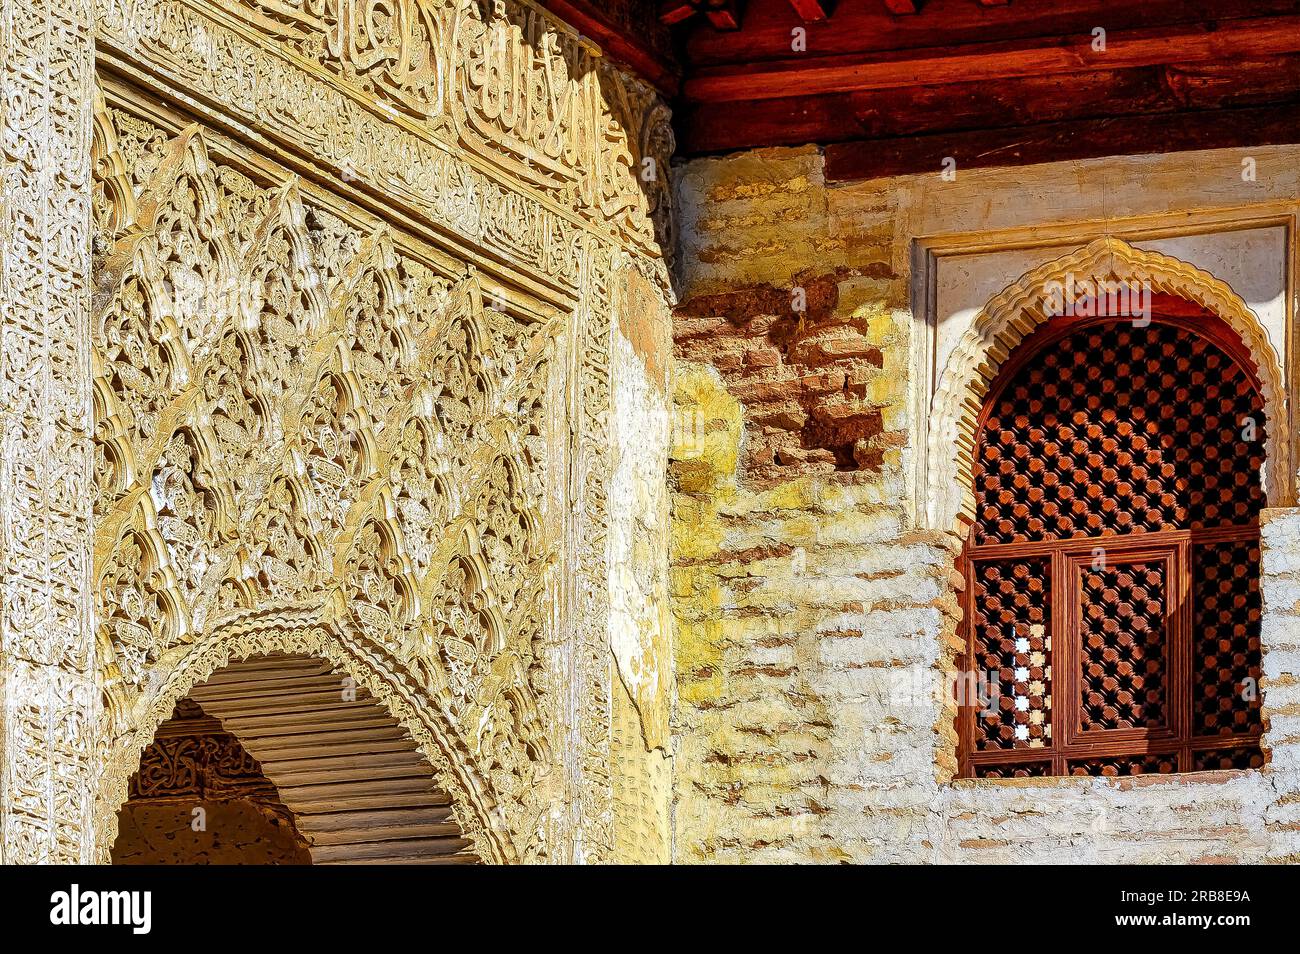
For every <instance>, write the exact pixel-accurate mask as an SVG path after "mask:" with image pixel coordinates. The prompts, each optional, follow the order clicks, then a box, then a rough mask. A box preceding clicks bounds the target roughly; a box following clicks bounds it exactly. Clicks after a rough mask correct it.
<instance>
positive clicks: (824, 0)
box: [790, 0, 831, 23]
mask: <svg viewBox="0 0 1300 954" xmlns="http://www.w3.org/2000/svg"><path fill="white" fill-rule="evenodd" d="M790 6H792V7H794V12H795V13H797V14H799V19H800V20H802V21H803V22H804V23H816V22H818V21H819V20H825V19H826V18H827V17H829V16H830V15H831V0H790Z"/></svg>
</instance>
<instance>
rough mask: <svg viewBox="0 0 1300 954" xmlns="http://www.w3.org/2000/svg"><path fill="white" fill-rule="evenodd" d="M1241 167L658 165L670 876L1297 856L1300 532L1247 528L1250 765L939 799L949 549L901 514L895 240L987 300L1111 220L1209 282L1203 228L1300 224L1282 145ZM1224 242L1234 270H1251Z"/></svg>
mask: <svg viewBox="0 0 1300 954" xmlns="http://www.w3.org/2000/svg"><path fill="white" fill-rule="evenodd" d="M1253 155H1254V157H1255V158H1256V161H1257V168H1258V178H1257V180H1256V181H1255V182H1243V181H1242V180H1241V178H1240V175H1239V172H1240V169H1241V168H1242V166H1241V157H1240V155H1239V154H1237V153H1236V152H1233V151H1224V152H1223V153H1204V154H1195V153H1193V154H1180V155H1173V156H1163V157H1139V158H1123V159H1113V160H1097V161H1092V162H1083V163H1063V164H1059V165H1050V166H1040V167H1034V168H1028V169H1025V168H1021V169H1008V170H983V171H973V172H969V173H966V172H961V171H959V174H958V179H957V181H956V182H955V183H941V180H940V178H939V176H938V174H937V172H936V175H935V176H932V177H931V176H927V177H909V178H905V179H895V180H887V181H877V182H864V183H852V184H847V185H829V184H827V183H826V182H825V181H824V179H823V177H822V172H821V169H822V166H821V157H820V155H819V153H818V152H817V150H815V149H812V148H807V149H794V150H764V151H756V152H751V153H744V154H739V155H736V156H731V157H726V158H723V159H701V160H696V161H693V162H690V163H688V164H686V165H684V166H682V167H680V168H679V169H678V170H677V173H678V174H677V181H676V200H677V212H678V224H679V229H680V234H681V245H680V249H679V251H680V254H679V258H678V261H679V263H680V266H679V279H680V292H681V294H680V304H679V306H678V309H677V312H676V318H675V321H674V339H675V358H676V361H677V364H676V370H675V389H674V406H673V410H674V421H673V430H674V442H673V449H672V460H671V466H670V473H671V480H672V484H673V488H674V493H673V501H672V507H673V521H672V534H673V535H672V544H671V549H672V569H671V574H672V596H673V613H674V621H675V633H674V639H675V647H674V652H675V659H676V680H677V701H676V705H675V708H674V715H673V736H674V742H673V747H674V754H675V777H674V798H675V802H674V858H675V859H676V860H678V861H682V862H709V861H742V862H745V861H762V862H784V861H796V862H831V861H855V862H968V861H978V862H984V861H987V862H1022V861H1024V862H1028V861H1032V862H1040V861H1041V862H1054V861H1071V862H1085V863H1086V862H1094V861H1103V862H1155V861H1164V862H1174V863H1177V862H1197V861H1200V862H1213V861H1258V860H1265V859H1273V860H1292V859H1294V858H1296V857H1300V848H1298V847H1297V836H1296V830H1297V829H1298V828H1300V811H1298V810H1297V809H1296V807H1295V806H1296V805H1297V804H1300V794H1298V792H1300V771H1298V769H1300V766H1298V765H1297V752H1298V751H1300V750H1298V749H1297V746H1296V744H1295V739H1296V737H1297V730H1296V719H1297V715H1300V688H1298V687H1300V680H1297V675H1296V674H1297V673H1300V514H1298V513H1297V512H1295V511H1289V510H1274V511H1270V512H1269V514H1268V521H1267V523H1266V526H1265V529H1264V534H1263V536H1264V551H1265V556H1264V562H1265V568H1264V573H1265V581H1264V589H1265V601H1266V619H1265V626H1264V642H1265V646H1266V651H1267V656H1266V660H1265V674H1266V679H1265V686H1264V688H1265V693H1266V695H1265V705H1266V711H1267V714H1268V716H1269V731H1268V735H1267V737H1266V744H1267V745H1268V746H1269V747H1271V750H1272V751H1271V756H1270V757H1271V761H1270V764H1269V766H1268V768H1267V769H1266V770H1265V771H1264V772H1253V773H1236V772H1234V773H1213V774H1208V775H1207V774H1201V775H1196V776H1180V777H1163V778H1150V777H1148V778H1137V779H1116V780H1103V779H1056V780H1028V781H1019V782H992V781H956V782H953V781H952V774H953V772H954V770H955V758H954V755H955V737H954V735H953V732H952V730H951V724H950V710H949V709H947V708H946V707H945V706H944V705H943V704H942V703H941V702H940V701H939V699H940V694H939V693H936V692H935V686H936V684H937V683H938V681H939V676H940V675H941V673H942V672H943V671H945V670H946V669H947V668H949V667H951V665H952V654H953V653H954V651H955V649H956V647H957V643H956V633H957V626H958V621H959V614H960V609H959V604H958V595H959V587H960V585H961V584H960V578H959V577H957V575H956V574H955V573H954V571H953V567H954V560H955V556H956V553H957V552H958V550H959V547H960V543H959V539H958V537H957V536H956V535H955V534H954V533H952V532H950V531H949V530H948V529H947V528H939V529H937V530H925V529H921V526H922V524H923V521H922V520H920V519H919V518H918V514H923V513H924V510H925V506H924V505H925V501H924V500H923V499H921V496H922V494H923V490H922V489H921V488H923V486H924V485H923V484H921V483H918V481H917V480H916V472H917V464H918V463H919V462H920V463H923V461H920V460H919V456H920V455H921V454H922V449H923V448H924V442H923V440H919V437H920V434H921V432H922V430H923V429H922V428H920V427H918V423H920V424H923V423H924V422H925V419H926V415H927V414H928V403H927V402H928V398H929V396H930V393H931V390H932V388H933V384H934V379H935V377H936V376H937V374H938V373H939V371H940V370H941V368H936V367H935V360H936V359H935V354H934V336H933V335H927V334H925V333H918V327H917V325H918V322H921V323H924V321H925V318H926V314H925V310H926V307H927V303H928V302H930V301H933V298H932V297H930V296H928V294H927V289H926V288H925V287H924V283H925V281H927V280H928V278H927V276H926V274H925V272H926V268H925V264H924V255H923V254H918V248H924V247H925V246H926V245H927V243H933V244H935V245H937V246H939V247H942V248H944V249H945V250H952V249H955V250H956V251H957V252H962V251H969V252H971V253H972V254H974V253H976V252H978V253H979V254H984V253H988V252H990V251H995V252H996V251H998V250H1001V251H1002V252H1003V253H1004V255H1005V256H1006V261H1005V262H1004V263H1003V264H1004V265H1005V266H1006V274H1005V278H1004V280H1003V282H1002V284H1003V285H1006V284H1010V283H1011V282H1013V281H1015V280H1016V279H1017V278H1018V277H1019V275H1020V274H1021V271H1017V270H1015V267H1014V266H1013V265H1012V264H1011V260H1012V259H1014V257H1015V256H1016V255H1018V254H1023V253H1022V252H1020V251H1017V250H1018V249H1023V248H1025V247H1027V246H1038V247H1040V251H1036V252H1034V254H1033V255H1031V256H1030V257H1031V258H1033V257H1034V256H1035V255H1039V254H1045V255H1047V257H1048V258H1052V257H1055V256H1056V255H1059V254H1061V248H1062V246H1063V245H1064V244H1065V243H1067V242H1068V241H1069V239H1070V238H1071V237H1073V236H1077V238H1078V241H1077V243H1076V245H1082V244H1085V243H1086V242H1087V241H1089V240H1091V239H1093V238H1096V237H1098V236H1100V235H1103V234H1107V229H1117V230H1118V231H1117V232H1116V234H1120V235H1127V236H1128V237H1130V238H1132V239H1133V240H1134V241H1135V243H1136V242H1141V241H1150V242H1166V241H1167V240H1169V241H1173V242H1175V243H1176V244H1178V243H1180V245H1179V247H1180V248H1181V249H1182V250H1183V251H1184V252H1185V253H1186V254H1188V255H1189V256H1193V257H1194V256H1196V255H1197V254H1198V252H1197V249H1198V248H1200V249H1201V250H1202V251H1204V250H1205V249H1209V250H1211V251H1212V252H1213V254H1210V253H1208V252H1206V253H1205V258H1204V259H1203V261H1202V263H1201V267H1205V268H1207V269H1209V270H1213V268H1214V267H1215V265H1214V262H1213V261H1212V259H1213V258H1214V256H1218V258H1219V260H1220V261H1219V266H1218V267H1219V270H1220V271H1225V270H1226V271H1229V272H1230V271H1231V269H1225V268H1223V267H1222V261H1223V260H1224V258H1225V256H1226V257H1228V258H1230V257H1231V254H1232V253H1231V252H1230V250H1229V251H1225V249H1228V245H1225V241H1227V240H1224V239H1222V238H1212V239H1210V238H1203V237H1198V236H1201V235H1205V236H1210V235H1217V234H1218V233H1221V232H1227V231H1232V230H1237V231H1242V227H1241V225H1240V222H1241V221H1247V220H1249V221H1251V222H1253V223H1254V224H1255V226H1258V225H1259V222H1261V221H1266V222H1267V228H1266V231H1267V229H1273V228H1276V227H1277V226H1278V223H1279V222H1280V223H1282V224H1283V226H1284V228H1285V230H1286V231H1288V232H1289V231H1290V227H1289V225H1288V224H1287V223H1289V222H1290V217H1291V216H1293V215H1294V214H1295V212H1296V211H1297V209H1298V208H1300V206H1298V205H1297V197H1300V182H1298V181H1297V175H1296V171H1295V170H1297V169H1300V162H1297V161H1296V159H1297V157H1298V156H1300V149H1296V148H1293V147H1276V148H1270V149H1259V150H1255V151H1254V153H1253ZM1184 213H1190V214H1184ZM1117 220H1119V222H1118V223H1117ZM1174 220H1177V221H1178V222H1179V223H1180V228H1181V229H1182V232H1181V234H1180V235H1179V236H1176V237H1174V238H1173V239H1172V240H1170V239H1169V236H1168V234H1167V233H1166V232H1164V231H1162V230H1165V229H1168V228H1171V227H1172V224H1171V223H1172V222H1173V221H1174ZM1121 224H1122V226H1123V228H1122V229H1121V228H1120V227H1119V226H1120V225H1121ZM1198 230H1199V231H1198ZM1188 236H1191V238H1188ZM1247 238H1249V239H1250V240H1251V241H1253V242H1255V243H1256V245H1255V251H1253V252H1249V253H1242V254H1251V255H1256V256H1258V255H1260V254H1268V252H1267V251H1265V252H1261V251H1260V246H1259V244H1258V243H1259V242H1260V241H1261V239H1260V238H1259V233H1258V232H1257V233H1256V234H1255V235H1254V236H1247ZM914 239H919V240H923V241H920V242H914V241H913V240H914ZM1264 246H1265V247H1266V249H1279V248H1280V249H1281V252H1279V253H1277V254H1283V255H1285V256H1288V257H1287V258H1286V259H1285V260H1284V261H1282V262H1277V261H1273V262H1271V263H1270V264H1268V266H1267V267H1268V268H1277V269H1280V270H1281V273H1282V274H1284V275H1287V276H1294V274H1295V271H1294V269H1295V263H1294V262H1293V261H1292V260H1291V259H1290V258H1289V256H1290V254H1291V253H1290V251H1289V243H1283V244H1281V245H1279V244H1278V243H1276V242H1273V241H1272V240H1271V239H1268V240H1264ZM1153 247H1159V246H1153ZM1044 250H1046V251H1044ZM1160 250H1162V251H1165V252H1166V254H1177V252H1176V251H1171V250H1169V249H1168V248H1161V249H1160ZM1049 252H1050V254H1049ZM1044 260H1046V259H1044ZM918 261H920V262H921V263H922V265H921V267H919V268H918V267H917V262H918ZM989 261H992V262H993V264H994V265H995V266H996V255H995V256H994V258H993V259H991V260H989ZM987 264H988V263H987V262H986V263H985V265H987ZM1239 264H1240V263H1239ZM1022 270H1023V269H1022ZM1238 274H1241V271H1240V268H1238ZM1225 280H1227V279H1225ZM1287 283H1288V285H1289V287H1290V288H1294V287H1295V282H1294V279H1293V278H1288V280H1287ZM798 290H802V292H803V298H802V300H801V303H802V304H803V305H804V308H803V310H802V311H800V310H798V309H797V308H795V307H794V304H795V302H796V301H799V300H800V299H798V298H796V297H794V296H795V294H796V292H797V291H798ZM1280 307H1281V308H1282V309H1283V311H1284V312H1287V313H1290V312H1292V311H1293V308H1294V305H1293V303H1292V302H1291V301H1289V300H1286V299H1285V298H1284V299H1283V300H1282V301H1281V304H1280ZM1283 326H1285V323H1283ZM1276 327H1277V325H1276V323H1273V328H1271V329H1270V330H1271V331H1274V333H1276V332H1275V329H1276ZM828 344H829V347H828V346H827V345H828ZM1278 350H1279V351H1280V352H1284V353H1285V351H1286V348H1285V347H1284V346H1282V345H1279V346H1278Z"/></svg>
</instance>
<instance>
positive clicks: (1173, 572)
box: [959, 522, 1262, 778]
mask: <svg viewBox="0 0 1300 954" xmlns="http://www.w3.org/2000/svg"><path fill="white" fill-rule="evenodd" d="M1236 541H1243V542H1251V543H1256V544H1257V543H1258V542H1259V524H1258V523H1257V522H1251V523H1245V524H1234V525H1230V526H1221V527H1211V528H1206V529H1200V530H1166V531H1160V532H1155V533H1133V534H1110V535H1107V536H1096V537H1069V538H1067V539H1063V540H1044V541H1036V542H1032V543H990V544H984V545H982V546H976V545H974V544H973V543H969V544H968V545H967V547H966V552H965V557H964V559H965V564H966V565H965V573H964V576H965V579H966V590H965V593H964V595H963V606H962V611H963V613H964V614H965V618H966V620H968V621H969V620H972V619H973V618H974V611H975V605H974V602H975V590H976V585H975V566H976V564H977V563H980V562H985V561H990V560H994V561H997V560H1007V559H1015V558H1025V557H1035V558H1039V559H1046V560H1047V561H1048V562H1049V564H1050V567H1051V574H1052V587H1051V597H1050V601H1051V603H1050V605H1051V607H1052V612H1051V615H1050V623H1049V633H1050V637H1051V646H1052V650H1051V666H1052V709H1051V722H1052V738H1051V740H1050V742H1049V743H1048V744H1047V745H1043V746H1039V747H1016V748H995V749H976V748H975V739H976V737H977V734H976V729H977V727H976V722H975V720H976V717H977V716H978V710H977V708H976V707H975V706H963V707H962V708H961V710H960V717H959V736H960V746H961V752H962V759H961V772H960V774H961V776H962V777H963V778H972V777H974V772H975V769H976V767H978V766H982V765H997V766H1006V767H1008V768H1014V767H1015V766H1017V765H1026V764H1039V763H1042V764H1047V765H1049V774H1050V775H1053V776H1065V775H1069V774H1070V770H1069V769H1070V764H1071V763H1074V762H1081V761H1087V760H1090V759H1098V758H1113V757H1118V756H1141V755H1173V756H1175V757H1176V759H1177V766H1178V769H1177V770H1178V771H1179V772H1190V771H1193V765H1194V760H1195V756H1196V754H1197V753H1200V752H1210V751H1215V750H1219V749H1235V748H1241V747H1244V746H1252V745H1258V744H1259V739H1260V736H1261V735H1262V730H1261V729H1259V728H1254V729H1251V730H1250V731H1248V732H1238V733H1234V734H1231V735H1196V734H1194V733H1193V731H1192V726H1193V715H1194V712H1193V709H1194V706H1195V699H1194V697H1193V692H1192V689H1193V682H1194V662H1193V653H1194V651H1195V641H1194V639H1193V633H1192V619H1193V608H1192V605H1191V601H1192V598H1193V584H1194V581H1193V577H1192V572H1193V571H1192V552H1193V548H1194V547H1197V546H1200V545H1203V544H1215V543H1228V542H1236ZM1094 547H1103V548H1104V549H1105V551H1106V558H1107V560H1108V561H1109V562H1110V563H1112V564H1114V563H1136V562H1142V559H1141V558H1143V557H1146V558H1147V559H1146V561H1145V562H1150V561H1151V560H1152V559H1155V558H1160V559H1165V560H1167V561H1168V563H1169V574H1168V586H1167V596H1166V599H1167V600H1168V601H1169V602H1170V603H1171V604H1172V610H1171V612H1170V614H1169V617H1168V618H1169V628H1168V629H1167V630H1166V632H1168V633H1169V641H1168V642H1167V643H1166V653H1165V658H1166V660H1167V668H1166V677H1165V707H1166V714H1167V720H1166V721H1167V723H1168V728H1167V729H1165V730H1155V729H1119V730H1093V731H1091V732H1082V731H1080V730H1079V728H1078V726H1079V723H1080V715H1081V711H1082V697H1081V694H1080V691H1079V662H1080V658H1081V652H1082V650H1081V643H1080V637H1079V633H1080V629H1081V627H1080V620H1079V617H1080V612H1079V610H1080V606H1079V600H1078V588H1077V587H1075V586H1072V583H1073V574H1072V573H1071V572H1070V571H1069V568H1070V567H1071V566H1072V565H1073V566H1075V567H1078V566H1080V565H1087V564H1088V563H1090V562H1091V560H1092V558H1093V548H1094ZM974 640H975V634H974V627H973V626H971V625H970V624H969V622H968V623H967V625H966V639H965V646H966V652H965V662H966V664H967V667H968V668H969V666H970V664H971V661H972V660H974V658H975V655H976V651H975V642H974ZM1085 736H1086V737H1089V738H1081V737H1085ZM1092 738H1096V741H1093V740H1092Z"/></svg>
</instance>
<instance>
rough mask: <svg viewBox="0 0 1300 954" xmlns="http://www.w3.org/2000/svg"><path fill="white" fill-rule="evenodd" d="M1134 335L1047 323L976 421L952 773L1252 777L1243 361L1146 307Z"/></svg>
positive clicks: (1011, 361)
mask: <svg viewBox="0 0 1300 954" xmlns="http://www.w3.org/2000/svg"><path fill="white" fill-rule="evenodd" d="M1149 319H1150V320H1149V321H1147V320H1146V316H1144V317H1143V318H1142V319H1140V320H1138V321H1135V320H1134V319H1133V318H1129V317H1124V318H1116V317H1104V316H1103V317H1088V318H1086V319H1078V318H1069V319H1066V318H1059V319H1052V320H1049V321H1047V322H1046V323H1044V324H1043V325H1041V326H1040V327H1038V328H1037V329H1036V330H1035V331H1033V333H1032V334H1030V335H1029V336H1027V337H1026V338H1025V339H1024V340H1023V341H1022V342H1020V343H1019V345H1018V346H1017V348H1016V349H1015V351H1014V352H1013V353H1012V354H1011V355H1009V356H1008V358H1007V360H1006V361H1005V362H1003V363H1002V365H1001V367H1000V368H999V370H998V373H997V376H996V378H995V379H994V380H993V382H992V385H991V386H990V388H989V390H988V393H987V395H986V397H985V399H984V401H983V405H982V409H981V412H980V415H979V418H978V425H977V428H976V431H975V439H974V444H973V446H974V453H973V474H972V490H973V494H974V514H973V524H972V527H971V532H970V536H969V539H968V541H967V543H966V547H965V550H964V554H963V561H962V562H963V566H964V573H965V577H966V590H965V601H966V605H965V612H964V628H965V640H966V656H967V660H966V665H965V666H964V667H963V670H964V671H965V672H966V673H967V674H969V675H971V676H974V677H975V679H974V680H973V681H974V683H975V685H974V686H973V687H972V688H973V689H974V691H973V692H972V693H969V694H965V693H964V694H963V695H964V698H963V699H962V702H963V703H964V705H963V706H962V707H961V709H960V712H959V717H958V730H959V733H958V734H959V737H960V750H961V752H960V754H961V760H960V761H961V772H962V774H963V775H966V776H970V777H980V778H1008V777H1025V776H1034V775H1102V776H1107V775H1132V774H1144V773H1171V772H1190V771H1200V770H1205V769H1212V768H1243V769H1244V768H1256V767H1259V766H1260V765H1262V764H1263V760H1264V756H1263V753H1262V751H1261V748H1260V739H1261V735H1262V729H1263V725H1262V722H1263V720H1262V711H1263V709H1262V700H1261V698H1260V691H1259V678H1260V669H1261V646H1260V616H1261V610H1260V589H1259V574H1260V548H1259V512H1260V510H1261V509H1262V508H1263V506H1264V505H1265V493H1264V488H1263V484H1262V475H1263V472H1264V469H1265V459H1266V451H1265V448H1266V446H1267V440H1268V434H1267V432H1268V429H1269V426H1270V424H1272V423H1273V422H1271V421H1268V420H1267V419H1266V401H1265V399H1264V396H1263V393H1262V388H1261V384H1260V380H1259V378H1258V375H1257V370H1256V368H1255V367H1254V365H1253V362H1252V361H1251V356H1250V352H1249V350H1248V349H1247V348H1246V347H1245V345H1244V344H1243V342H1242V340H1241V338H1240V337H1239V336H1238V335H1237V334H1236V333H1235V332H1234V331H1233V330H1232V328H1230V327H1229V326H1228V325H1227V324H1226V323H1225V322H1223V321H1222V320H1221V319H1219V318H1218V317H1217V316H1216V315H1215V314H1214V313H1213V312H1211V311H1210V310H1209V309H1206V308H1204V307H1202V306H1199V305H1196V304H1194V303H1191V302H1188V301H1186V300H1184V299H1181V298H1178V297H1175V296H1171V295H1163V294H1157V295H1155V296H1154V298H1153V302H1152V309H1151V314H1150V316H1149Z"/></svg>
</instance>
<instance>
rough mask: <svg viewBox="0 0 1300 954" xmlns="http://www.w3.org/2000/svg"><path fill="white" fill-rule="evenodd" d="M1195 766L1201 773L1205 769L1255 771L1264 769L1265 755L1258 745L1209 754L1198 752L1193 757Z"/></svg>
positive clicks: (1215, 751) (1217, 750)
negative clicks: (1255, 769) (1254, 769)
mask: <svg viewBox="0 0 1300 954" xmlns="http://www.w3.org/2000/svg"><path fill="white" fill-rule="evenodd" d="M1193 766H1194V768H1195V769H1196V771H1198V772H1200V771H1203V770H1205V769H1253V768H1263V767H1264V753H1263V752H1261V751H1260V750H1259V746H1257V745H1244V746H1241V747H1240V748H1232V749H1213V750H1211V751H1209V752H1197V753H1196V754H1195V755H1194V756H1193Z"/></svg>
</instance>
